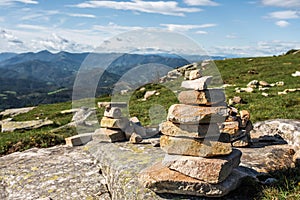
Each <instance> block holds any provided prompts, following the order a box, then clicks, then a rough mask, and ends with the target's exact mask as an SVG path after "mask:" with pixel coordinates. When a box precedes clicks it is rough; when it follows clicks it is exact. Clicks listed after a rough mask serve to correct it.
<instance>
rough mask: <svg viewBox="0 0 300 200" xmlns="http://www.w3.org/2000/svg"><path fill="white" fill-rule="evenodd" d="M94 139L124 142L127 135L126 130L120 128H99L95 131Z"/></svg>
mask: <svg viewBox="0 0 300 200" xmlns="http://www.w3.org/2000/svg"><path fill="white" fill-rule="evenodd" d="M93 139H94V140H96V141H103V142H122V141H125V139H126V137H125V134H124V132H122V131H121V130H118V129H108V128H99V129H97V130H96V131H95V134H94V135H93Z"/></svg>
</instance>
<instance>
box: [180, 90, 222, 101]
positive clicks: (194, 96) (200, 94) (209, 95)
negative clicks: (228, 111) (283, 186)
mask: <svg viewBox="0 0 300 200" xmlns="http://www.w3.org/2000/svg"><path fill="white" fill-rule="evenodd" d="M178 100H179V102H180V103H182V104H191V105H193V104H200V105H212V104H218V103H220V102H224V101H225V93H224V90H223V89H208V90H202V91H196V90H189V91H182V92H180V93H179V95H178Z"/></svg>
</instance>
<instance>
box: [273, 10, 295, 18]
mask: <svg viewBox="0 0 300 200" xmlns="http://www.w3.org/2000/svg"><path fill="white" fill-rule="evenodd" d="M268 16H269V17H271V18H275V19H296V18H299V12H297V11H292V10H285V11H277V12H271V13H269V15H268Z"/></svg>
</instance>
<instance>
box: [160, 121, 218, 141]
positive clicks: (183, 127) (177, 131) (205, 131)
mask: <svg viewBox="0 0 300 200" xmlns="http://www.w3.org/2000/svg"><path fill="white" fill-rule="evenodd" d="M161 132H162V133H163V134H164V135H169V136H174V137H177V136H185V137H193V138H204V137H205V136H206V135H208V136H219V135H220V131H219V127H218V125H217V124H214V123H211V124H174V123H172V122H170V121H166V122H163V123H162V124H161Z"/></svg>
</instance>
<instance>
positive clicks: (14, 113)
mask: <svg viewBox="0 0 300 200" xmlns="http://www.w3.org/2000/svg"><path fill="white" fill-rule="evenodd" d="M34 108H36V107H26V108H12V109H7V110H4V111H2V112H0V116H3V117H6V116H9V117H14V116H17V115H19V114H23V113H28V112H29V111H31V110H33V109H34Z"/></svg>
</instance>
